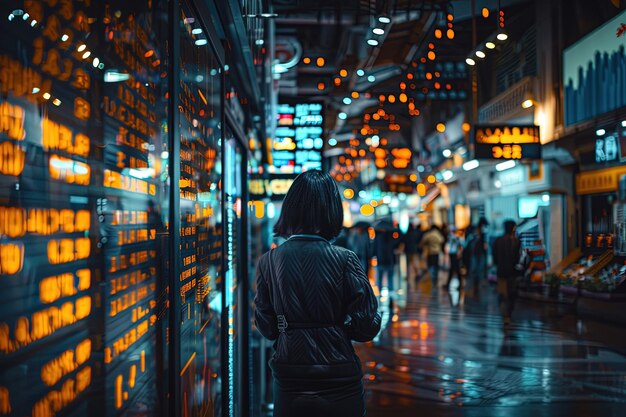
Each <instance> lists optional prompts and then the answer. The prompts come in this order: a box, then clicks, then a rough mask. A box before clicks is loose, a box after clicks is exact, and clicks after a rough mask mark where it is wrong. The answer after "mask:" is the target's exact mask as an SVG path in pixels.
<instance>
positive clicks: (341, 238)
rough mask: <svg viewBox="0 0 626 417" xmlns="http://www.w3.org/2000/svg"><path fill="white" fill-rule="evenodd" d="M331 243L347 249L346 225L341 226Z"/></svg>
mask: <svg viewBox="0 0 626 417" xmlns="http://www.w3.org/2000/svg"><path fill="white" fill-rule="evenodd" d="M333 245H335V246H341V247H342V248H346V249H348V228H347V227H342V228H341V232H339V235H337V237H336V238H335V241H334V242H333Z"/></svg>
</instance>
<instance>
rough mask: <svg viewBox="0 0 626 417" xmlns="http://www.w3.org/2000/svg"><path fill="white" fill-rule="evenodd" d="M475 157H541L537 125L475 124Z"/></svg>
mask: <svg viewBox="0 0 626 417" xmlns="http://www.w3.org/2000/svg"><path fill="white" fill-rule="evenodd" d="M474 151H475V156H476V158H477V159H495V160H506V159H515V160H520V159H541V142H540V140H539V126H533V125H526V126H501V125H499V126H476V127H475V129H474Z"/></svg>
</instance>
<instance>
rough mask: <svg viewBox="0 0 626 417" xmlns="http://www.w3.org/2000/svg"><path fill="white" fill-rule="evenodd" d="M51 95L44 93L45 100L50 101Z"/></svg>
mask: <svg viewBox="0 0 626 417" xmlns="http://www.w3.org/2000/svg"><path fill="white" fill-rule="evenodd" d="M50 97H51V96H50V93H43V98H44V100H50Z"/></svg>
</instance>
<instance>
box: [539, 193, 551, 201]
mask: <svg viewBox="0 0 626 417" xmlns="http://www.w3.org/2000/svg"><path fill="white" fill-rule="evenodd" d="M541 200H542V201H543V202H544V203H549V202H550V194H544V195H542V196H541Z"/></svg>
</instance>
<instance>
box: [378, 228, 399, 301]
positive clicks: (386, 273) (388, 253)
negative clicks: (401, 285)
mask: <svg viewBox="0 0 626 417" xmlns="http://www.w3.org/2000/svg"><path fill="white" fill-rule="evenodd" d="M374 246H375V248H376V251H375V253H376V261H377V264H376V271H377V277H378V288H379V289H380V290H381V293H382V289H383V280H384V279H385V277H386V279H387V282H386V283H387V292H388V294H389V299H390V300H391V299H393V295H394V269H395V264H396V253H395V246H396V242H395V239H394V238H393V232H392V231H391V230H390V229H389V226H385V227H383V228H381V229H379V230H376V237H375V239H374Z"/></svg>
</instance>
